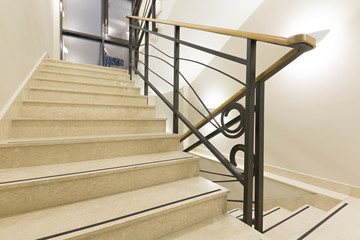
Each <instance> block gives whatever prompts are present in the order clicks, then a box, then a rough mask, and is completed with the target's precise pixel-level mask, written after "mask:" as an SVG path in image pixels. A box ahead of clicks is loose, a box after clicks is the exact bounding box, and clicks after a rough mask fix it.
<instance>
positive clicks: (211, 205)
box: [66, 196, 226, 240]
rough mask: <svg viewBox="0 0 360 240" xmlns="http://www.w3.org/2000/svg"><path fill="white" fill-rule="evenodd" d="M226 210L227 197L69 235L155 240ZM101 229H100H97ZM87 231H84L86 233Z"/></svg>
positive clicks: (111, 239) (90, 238)
mask: <svg viewBox="0 0 360 240" xmlns="http://www.w3.org/2000/svg"><path fill="white" fill-rule="evenodd" d="M225 210H226V197H225V196H219V197H217V198H211V199H206V200H204V201H201V202H197V203H195V204H191V205H188V206H180V207H177V208H174V209H169V210H168V211H164V212H161V213H158V214H154V216H149V217H146V218H144V219H143V220H138V219H136V216H134V217H133V219H134V220H132V221H131V220H130V221H129V222H126V223H123V224H121V221H119V224H116V223H112V224H107V225H108V226H109V227H107V228H103V229H96V228H94V230H93V231H92V232H90V231H91V230H92V229H88V230H87V232H88V233H84V234H82V235H81V233H73V234H69V235H66V239H71V240H75V239H76V240H80V239H87V240H96V239H102V240H119V239H121V240H125V239H126V240H150V239H151V240H153V239H158V238H160V237H163V236H165V235H168V234H170V233H173V232H176V231H179V230H181V229H183V228H186V227H189V226H191V225H194V224H196V223H199V222H201V221H203V220H206V219H210V218H212V217H215V216H218V215H220V214H222V213H224V212H225ZM98 228H100V227H98ZM84 232H85V231H84Z"/></svg>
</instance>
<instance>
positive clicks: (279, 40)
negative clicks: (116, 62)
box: [126, 15, 316, 48]
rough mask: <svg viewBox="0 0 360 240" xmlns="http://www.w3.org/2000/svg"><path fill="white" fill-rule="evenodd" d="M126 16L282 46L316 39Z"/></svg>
mask: <svg viewBox="0 0 360 240" xmlns="http://www.w3.org/2000/svg"><path fill="white" fill-rule="evenodd" d="M126 17H127V18H132V19H137V20H144V21H149V22H156V23H162V24H166V25H173V26H179V27H185V28H191V29H197V30H201V31H206V32H212V33H218V34H223V35H228V36H233V37H240V38H247V39H253V40H257V41H261V42H267V43H273V44H277V45H282V46H292V45H294V44H298V43H303V44H307V45H309V46H311V48H315V47H316V40H315V39H314V38H313V37H311V36H310V35H307V34H297V35H294V36H291V37H288V38H286V37H278V36H272V35H266V34H260V33H251V32H244V31H239V30H232V29H226V28H217V27H210V26H204V25H197V24H192V23H183V22H175V21H168V20H161V19H153V18H143V17H137V16H130V15H127V16H126Z"/></svg>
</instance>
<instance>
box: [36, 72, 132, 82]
mask: <svg viewBox="0 0 360 240" xmlns="http://www.w3.org/2000/svg"><path fill="white" fill-rule="evenodd" d="M38 76H39V77H43V78H56V79H58V80H73V81H77V82H81V83H98V84H101V83H111V84H115V83H116V82H117V81H119V82H122V83H123V84H131V85H133V84H134V83H133V82H132V81H130V76H128V75H125V74H119V75H118V74H111V73H94V72H87V71H83V73H77V70H74V71H71V70H69V69H64V70H63V71H53V70H41V69H40V70H38Z"/></svg>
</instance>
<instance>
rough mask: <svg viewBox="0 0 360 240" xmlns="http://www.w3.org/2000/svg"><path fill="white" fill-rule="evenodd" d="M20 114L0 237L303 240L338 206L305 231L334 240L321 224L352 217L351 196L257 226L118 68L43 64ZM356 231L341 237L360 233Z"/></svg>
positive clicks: (6, 158)
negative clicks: (203, 170)
mask: <svg viewBox="0 0 360 240" xmlns="http://www.w3.org/2000/svg"><path fill="white" fill-rule="evenodd" d="M16 112H18V114H16V115H14V117H12V118H11V119H10V125H9V129H8V135H7V138H6V139H3V140H1V141H0V239H1V240H8V239H9V240H14V239H21V240H26V239H101V240H102V239H104V240H112V239H114V240H115V239H116V240H119V239H123V240H135V239H136V240H140V239H141V240H153V239H161V240H174V239H178V240H180V239H181V240H194V239H196V240H201V239H206V240H208V239H213V240H218V239H221V240H223V239H226V240H232V239H234V240H235V239H247V240H252V239H254V240H255V239H256V240H259V239H262V240H266V239H276V240H281V239H284V240H287V239H303V238H301V237H304V234H305V233H307V232H308V231H309V230H311V229H312V228H313V227H314V226H316V225H317V224H318V223H319V222H321V221H322V220H323V219H326V218H327V217H329V216H332V214H333V213H337V212H338V209H339V208H344V209H345V210H344V211H342V212H341V213H337V214H336V215H334V217H333V218H331V221H328V222H326V223H324V224H321V226H320V227H319V231H314V232H312V233H311V234H310V235H307V236H306V239H336V238H331V236H340V235H339V232H336V231H335V232H334V228H333V225H331V224H330V225H329V223H331V222H334V224H340V225H341V224H342V221H341V219H339V216H342V215H341V214H345V213H348V214H349V213H351V212H352V211H359V210H360V208H359V206H360V204H359V200H358V199H355V198H348V197H344V198H343V199H342V200H341V201H339V203H338V205H336V206H334V207H333V208H332V209H330V210H329V211H325V210H324V209H319V208H317V207H315V206H312V205H305V206H302V207H300V208H298V209H296V210H294V209H291V210H290V209H286V207H284V206H287V205H286V204H284V205H283V206H281V205H279V206H277V207H275V208H272V209H269V210H267V211H266V212H264V232H263V233H259V232H257V231H255V230H254V229H253V228H251V227H249V226H247V225H245V224H244V223H243V222H242V221H241V217H242V211H241V209H233V210H231V211H229V212H228V208H229V205H228V203H227V195H228V193H229V190H228V189H227V188H225V187H224V186H221V185H218V184H216V183H214V182H212V181H210V180H207V179H205V178H203V177H200V176H199V161H200V159H201V157H199V156H196V155H192V154H189V153H185V152H182V151H181V150H180V144H179V136H178V135H174V134H170V133H166V130H165V124H166V119H160V118H156V115H155V107H154V106H148V104H147V98H146V97H144V96H141V95H140V89H139V88H136V87H135V86H134V82H132V81H130V80H129V76H128V75H127V73H126V71H124V70H119V69H112V68H104V67H98V66H90V65H85V64H77V63H69V62H63V61H56V60H49V59H44V60H43V61H42V63H41V64H40V65H39V67H38V69H37V70H36V72H35V74H34V75H33V77H32V79H31V80H30V83H29V84H28V85H26V89H24V90H23V93H22V99H21V103H20V105H19V109H18V110H17V111H16ZM284 181H287V180H284ZM239 187H240V188H241V186H240V185H239ZM324 199H325V198H324ZM327 199H329V198H327ZM278 202H280V203H281V201H275V202H274V203H278ZM287 204H288V203H287ZM344 204H346V205H344ZM343 206H346V207H343ZM354 224H358V221H350V220H349V221H348V222H347V225H346V227H347V228H348V229H350V230H351V229H352V231H349V232H350V237H349V238H346V239H356V236H358V235H357V234H358V231H354V230H353V229H354V228H355V227H353V228H351V226H354ZM359 224H360V223H359ZM349 226H350V227H349ZM328 233H331V234H330V235H329V234H328ZM314 236H315V237H314ZM341 236H342V235H341ZM337 239H339V238H337ZM344 239H345V238H344Z"/></svg>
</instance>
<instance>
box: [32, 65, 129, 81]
mask: <svg viewBox="0 0 360 240" xmlns="http://www.w3.org/2000/svg"><path fill="white" fill-rule="evenodd" d="M39 70H40V71H56V72H58V73H59V74H61V73H65V74H77V75H84V76H90V77H100V78H104V79H105V78H107V79H119V80H129V75H128V74H127V73H125V72H118V73H114V72H105V71H93V70H90V71H89V70H87V69H75V68H70V67H66V68H64V67H57V66H49V65H42V66H41V67H40V69H39Z"/></svg>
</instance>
